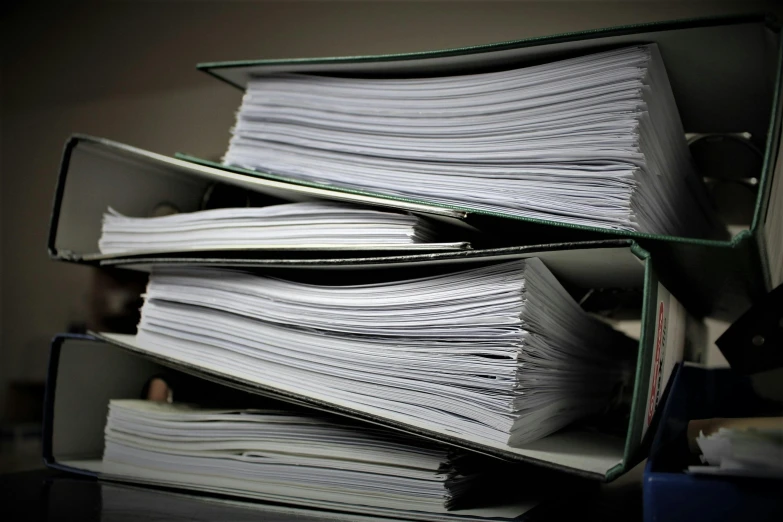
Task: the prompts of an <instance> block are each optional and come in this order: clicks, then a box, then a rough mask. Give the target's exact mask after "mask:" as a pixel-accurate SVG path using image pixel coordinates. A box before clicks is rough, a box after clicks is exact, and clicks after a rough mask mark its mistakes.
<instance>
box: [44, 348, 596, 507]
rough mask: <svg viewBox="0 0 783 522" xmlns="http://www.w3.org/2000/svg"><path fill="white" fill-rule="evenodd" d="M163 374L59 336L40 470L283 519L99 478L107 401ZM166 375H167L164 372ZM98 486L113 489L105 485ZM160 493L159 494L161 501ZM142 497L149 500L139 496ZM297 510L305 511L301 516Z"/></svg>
mask: <svg viewBox="0 0 783 522" xmlns="http://www.w3.org/2000/svg"><path fill="white" fill-rule="evenodd" d="M85 367H89V368H90V369H92V370H93V371H90V372H89V378H88V377H87V375H86V372H85V371H84V369H85ZM96 368H100V371H94V369H96ZM171 368H174V369H178V368H179V366H178V365H176V364H169V363H168V362H166V361H161V362H160V363H156V362H155V361H153V360H151V359H149V358H147V357H143V356H140V355H138V354H135V353H133V352H131V351H126V350H123V349H121V348H119V347H116V346H112V345H110V344H107V343H105V342H103V341H101V340H100V339H98V338H96V337H93V336H90V335H74V334H61V335H58V336H56V337H55V338H54V339H53V341H52V347H51V354H50V359H49V373H48V377H47V386H46V398H45V402H44V427H43V428H44V429H43V434H44V437H43V457H44V463H45V464H46V465H47V466H49V467H50V468H54V469H58V470H62V471H67V472H71V473H76V474H79V475H85V476H90V477H96V478H98V479H102V480H105V481H108V482H123V483H125V482H127V483H131V484H137V485H142V486H146V487H152V488H154V489H155V490H158V493H157V495H158V496H159V497H160V499H158V500H164V501H165V500H166V499H167V498H168V499H176V498H181V499H187V498H193V497H192V495H207V496H208V498H203V497H201V500H202V503H203V502H204V501H208V500H211V501H213V502H214V501H218V502H220V503H221V504H223V503H228V504H226V505H234V506H244V507H245V508H246V509H249V508H253V509H255V510H265V509H266V508H267V506H266V505H259V504H255V505H253V504H244V505H241V504H236V499H237V498H244V499H246V500H247V499H250V500H254V501H263V502H270V503H272V504H271V505H269V509H273V510H275V511H276V512H277V513H290V512H291V511H292V509H294V508H291V507H290V506H291V505H292V504H290V503H286V504H284V503H279V502H278V503H276V501H277V498H276V497H275V496H274V495H271V494H262V493H258V494H254V493H250V492H248V493H246V494H241V493H228V492H227V491H226V490H223V489H222V488H218V487H215V488H212V487H209V486H197V485H188V486H184V485H182V486H177V485H172V484H169V483H162V482H155V481H147V480H142V479H135V478H129V477H121V478H119V477H115V476H112V475H108V474H105V473H104V469H103V463H102V454H103V445H104V440H103V437H104V427H105V425H106V416H107V411H108V404H109V400H110V399H123V398H128V399H137V398H139V397H140V393H141V390H142V387H143V385H144V383H145V382H146V381H147V380H148V379H149V378H150V377H153V376H154V375H157V374H160V373H162V372H166V374H167V375H170V373H171V370H170V369H171ZM167 369H168V371H166V370H167ZM190 373H192V374H194V375H196V376H198V377H204V378H206V379H210V380H216V381H217V382H218V383H219V384H230V383H226V382H223V381H222V380H220V379H214V377H212V376H211V375H209V374H208V373H204V374H202V373H200V372H195V371H194V372H190ZM213 391H214V390H213ZM251 391H254V390H251ZM561 483H562V481H561ZM104 485H105V486H107V487H114V486H109V485H108V484H104ZM138 491H139V493H138V494H137V495H136V496H137V497H138V498H144V495H145V493H144V491H145V490H141V489H140V490H138ZM162 491H165V492H166V495H164V494H163V493H162ZM232 491H233V490H232ZM569 494H570V496H571V498H572V499H574V500H575V501H576V499H581V498H582V494H583V493H582V492H581V490H574V491H571V492H570V493H569ZM146 496H147V497H154V496H155V492H152V491H149V490H147V492H146ZM550 496H551V495H550ZM523 497H528V495H524V494H523ZM104 501H106V498H104ZM286 506H289V507H286ZM206 507H207V508H209V505H208V504H206ZM295 509H296V512H297V513H300V514H303V515H306V514H308V513H309V514H311V515H321V516H324V515H333V516H336V515H337V511H336V509H337V507H336V506H335V505H334V504H332V503H324V502H321V501H318V500H310V501H307V500H302V501H300V502H297V504H296V506H295ZM305 509H307V511H304V510H305ZM553 509H556V505H552V504H550V503H549V502H547V501H546V500H545V501H543V502H537V501H535V500H524V499H514V498H509V502H508V505H501V506H498V508H497V509H493V508H491V507H490V508H489V510H490V512H491V513H495V514H498V518H494V517H493V518H487V514H486V513H487V511H485V510H483V509H482V507H480V506H479V507H478V508H477V509H470V508H468V509H458V510H456V511H451V512H448V513H446V514H439V513H419V512H411V511H406V512H402V513H400V512H397V511H395V510H389V509H384V508H373V507H370V506H362V505H356V506H351V507H350V508H346V511H350V512H352V513H356V515H344V514H343V512H342V511H340V516H341V517H345V518H346V519H350V520H354V519H355V520H370V519H371V517H376V516H382V517H384V518H383V520H390V519H393V518H399V517H400V516H403V515H404V516H405V518H406V520H408V519H412V520H422V521H426V522H429V521H431V520H434V521H441V522H452V521H455V520H456V521H470V520H511V518H508V517H506V516H500V515H499V513H507V512H513V513H514V515H513V516H514V518H513V519H514V520H528V519H529V517H531V516H538V515H539V514H541V513H542V511H543V512H550V511H552V510H553ZM330 510H331V511H330ZM213 511H214V509H213ZM263 512H264V511H257V512H256V518H257V516H258V514H263ZM363 515H366V516H367V517H364V516H363ZM518 515H519V516H518ZM349 517H350V518H349ZM341 519H342V518H341ZM373 519H374V518H373ZM376 520H377V519H376Z"/></svg>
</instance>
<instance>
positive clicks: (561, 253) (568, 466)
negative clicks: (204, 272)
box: [96, 241, 686, 480]
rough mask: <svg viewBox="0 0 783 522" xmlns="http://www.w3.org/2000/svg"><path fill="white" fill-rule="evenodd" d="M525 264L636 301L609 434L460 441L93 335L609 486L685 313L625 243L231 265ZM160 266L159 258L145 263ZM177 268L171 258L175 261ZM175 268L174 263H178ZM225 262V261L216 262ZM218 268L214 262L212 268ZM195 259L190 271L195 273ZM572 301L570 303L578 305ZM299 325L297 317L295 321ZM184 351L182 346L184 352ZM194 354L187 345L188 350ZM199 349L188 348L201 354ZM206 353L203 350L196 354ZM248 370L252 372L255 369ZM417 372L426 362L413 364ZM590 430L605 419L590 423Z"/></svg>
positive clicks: (638, 441)
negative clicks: (630, 351)
mask: <svg viewBox="0 0 783 522" xmlns="http://www.w3.org/2000/svg"><path fill="white" fill-rule="evenodd" d="M530 257H535V258H538V259H539V260H541V261H542V262H543V263H544V264H545V265H546V267H547V268H548V269H549V270H551V272H552V273H553V274H554V275H555V276H556V277H557V278H558V280H559V281H560V283H561V284H564V285H565V286H566V287H568V288H572V289H574V292H576V294H575V295H580V296H584V295H586V292H589V291H590V290H592V291H596V290H597V291H599V292H604V293H605V295H606V296H608V297H609V301H610V302H612V304H611V305H607V304H604V305H603V306H604V307H605V306H609V307H610V308H614V307H616V306H617V302H615V301H613V300H614V299H622V298H621V296H623V295H625V296H628V295H631V296H636V297H633V298H632V299H631V301H634V302H635V305H634V308H635V310H636V311H635V312H631V316H632V317H634V318H635V319H636V320H638V321H639V324H640V337H639V341H638V349H637V353H636V354H635V355H634V361H635V362H634V364H633V369H632V370H631V371H630V373H629V375H628V376H627V377H628V378H627V384H626V386H625V387H624V388H623V389H622V390H619V391H620V396H623V397H625V401H621V402H623V403H624V404H625V405H626V407H627V410H622V411H624V413H621V414H620V416H619V417H616V416H614V414H612V415H610V416H609V417H608V418H613V419H614V421H612V422H608V421H607V423H608V424H612V425H613V426H614V428H613V429H608V428H607V426H608V424H605V425H604V427H603V428H596V429H594V427H593V428H591V427H590V426H588V425H581V427H580V424H578V423H577V424H576V425H573V426H571V427H569V428H566V429H563V430H560V431H557V432H556V433H553V434H551V435H549V436H546V437H544V438H542V439H540V440H537V441H535V442H532V443H528V444H520V445H519V446H518V447H512V446H510V445H508V444H507V443H505V442H500V441H497V440H495V439H493V438H491V437H488V436H484V435H482V434H470V433H466V432H458V431H454V430H449V429H445V428H444V425H443V424H440V423H439V422H438V421H437V420H428V419H426V418H416V417H413V416H410V415H406V414H404V413H393V412H391V411H389V410H388V409H385V408H382V407H378V406H372V405H368V404H367V403H363V402H361V401H358V402H357V401H356V400H353V399H352V397H351V396H350V395H347V396H346V395H342V396H341V397H340V398H338V397H334V396H332V395H330V394H327V393H321V392H318V391H317V390H315V389H314V388H312V387H310V386H306V387H301V386H297V385H296V384H295V383H293V382H291V383H285V382H281V381H279V380H275V379H271V380H270V379H267V378H265V377H264V376H263V375H264V371H266V370H263V368H264V363H262V362H258V363H253V362H247V363H243V364H242V369H241V370H240V369H239V368H240V367H239V366H236V365H234V364H233V363H231V362H230V358H228V357H223V356H220V355H217V356H215V355H214V354H213V355H211V356H207V357H206V358H204V357H195V356H194V355H188V353H189V352H187V351H185V352H183V351H182V350H168V349H164V348H165V347H166V346H167V344H166V343H165V342H162V344H160V346H158V344H157V343H155V344H151V343H149V342H148V341H145V338H143V336H139V337H136V336H133V335H120V334H111V333H101V334H96V335H98V336H99V337H100V338H102V339H104V340H106V341H109V342H111V343H114V344H117V345H120V346H123V347H125V348H127V349H128V350H131V351H133V352H136V353H140V354H144V355H146V356H149V357H152V358H154V359H156V360H159V361H165V364H171V365H175V366H177V367H179V368H184V369H186V371H192V372H198V373H204V374H206V375H209V376H211V378H213V379H218V380H222V381H224V382H226V383H228V384H231V385H234V386H237V387H240V388H243V389H247V390H251V391H255V392H257V393H261V394H267V395H270V396H274V397H279V398H283V399H284V400H288V401H292V402H295V403H298V404H303V405H308V406H310V407H316V408H322V409H325V410H329V411H335V412H338V413H342V414H345V415H348V416H352V417H355V418H359V419H363V420H367V421H370V422H373V423H377V424H382V425H386V426H390V427H394V428H397V429H400V430H403V431H406V432H409V433H414V434H418V435H420V436H423V437H425V438H430V439H435V440H438V441H442V442H446V443H449V444H452V445H455V446H458V447H463V448H467V449H472V450H474V451H478V452H481V453H486V454H490V455H494V456H497V457H500V458H504V459H509V460H516V461H526V462H533V463H537V464H541V465H544V466H548V467H552V468H556V469H562V470H567V471H570V472H572V473H576V474H581V475H584V476H588V477H591V478H594V479H602V480H611V479H613V478H615V477H616V476H618V475H620V474H622V473H623V472H624V471H625V470H626V469H628V468H629V467H630V466H632V465H633V464H634V463H635V462H636V459H638V458H639V448H640V447H642V444H643V440H644V439H645V435H646V431H647V428H648V426H649V425H650V423H651V422H652V419H653V417H654V413H655V410H656V406H657V403H658V401H659V400H660V395H661V393H662V388H663V387H664V386H665V383H666V381H667V379H668V376H669V374H670V372H671V368H672V367H673V365H674V363H675V362H676V361H678V360H680V359H681V358H682V353H683V350H684V344H685V338H686V335H685V332H686V329H685V317H686V314H685V311H684V308H683V307H682V306H681V305H680V304H679V301H677V299H676V298H675V297H674V296H673V295H672V294H671V293H670V292H669V291H668V290H667V289H666V287H664V286H663V285H662V284H661V283H660V282H659V280H658V278H657V275H656V273H655V269H654V265H653V262H651V261H650V257H649V255H648V254H647V253H646V252H645V251H644V250H642V249H641V248H639V247H638V246H636V245H633V244H630V243H628V242H625V241H620V242H605V243H599V242H596V243H593V244H587V245H584V244H571V245H560V246H559V247H558V246H552V245H549V246H545V247H536V248H520V247H516V248H507V249H497V250H492V251H482V250H473V251H469V252H458V253H453V254H452V253H441V254H429V255H409V256H397V257H377V258H363V259H320V260H288V261H272V260H244V261H240V262H238V263H237V264H236V265H235V266H241V267H244V268H247V267H251V266H252V267H253V268H254V270H255V271H256V272H257V273H267V274H270V275H274V274H277V273H280V272H279V270H280V269H281V268H285V270H286V272H285V273H286V274H288V275H289V276H291V274H296V273H298V274H299V275H301V276H303V277H304V276H306V277H307V280H308V281H318V280H323V281H327V280H329V281H331V280H335V279H339V278H340V277H344V276H345V275H346V274H347V272H346V269H351V272H350V273H351V281H355V280H356V278H357V277H361V278H369V279H370V280H371V279H372V278H373V277H376V278H377V277H379V275H382V277H384V278H387V277H393V274H394V273H402V274H404V275H405V277H406V278H407V277H409V274H411V273H422V274H426V275H429V276H432V275H433V274H438V273H442V272H444V271H455V270H459V269H464V268H468V267H471V266H476V265H488V264H497V263H500V262H504V261H513V260H518V259H526V258H530ZM153 261H154V262H155V263H161V262H162V263H164V264H165V260H163V259H154V260H153ZM179 261H181V260H179ZM179 261H178V262H177V263H176V264H181V263H180V262H179ZM224 261H225V260H224ZM224 261H220V262H218V264H219V265H220V266H223V265H224ZM202 262H203V260H198V261H197V262H196V263H195V264H199V265H201V264H202ZM578 299H580V298H578ZM303 317H304V318H305V319H306V316H303ZM186 345H187V343H185V344H184V345H183V346H185V348H187V346H186ZM194 347H195V346H194ZM203 349H204V348H203V347H199V348H197V350H198V351H203ZM204 353H207V352H204ZM254 364H258V366H257V368H258V371H256V369H255V368H256V367H255V366H254ZM422 364H423V365H424V366H423V368H426V361H424V362H423V363H422ZM598 418H599V419H604V420H602V421H598V422H599V424H600V423H602V422H604V421H605V420H606V418H607V417H603V416H599V417H598Z"/></svg>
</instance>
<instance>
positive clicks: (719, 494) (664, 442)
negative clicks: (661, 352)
mask: <svg viewBox="0 0 783 522" xmlns="http://www.w3.org/2000/svg"><path fill="white" fill-rule="evenodd" d="M671 383H672V384H671V389H670V390H669V393H668V398H667V400H666V403H665V406H664V409H663V412H662V415H661V417H660V419H659V424H658V428H657V432H656V434H655V438H654V440H653V445H652V451H651V453H650V458H649V460H648V461H647V465H646V467H645V469H644V486H643V489H644V520H645V521H646V522H664V521H665V522H677V521H683V522H693V521H695V520H721V521H722V520H726V521H735V520H741V521H747V522H750V521H753V522H756V521H763V520H774V521H776V522H780V521H783V480H777V479H759V478H744V477H709V476H696V475H689V474H687V473H685V472H684V470H685V469H686V468H687V467H688V466H689V465H691V464H699V463H700V461H699V458H698V455H694V454H692V453H690V451H689V450H688V439H687V429H688V421H690V420H696V419H709V418H714V417H754V416H759V415H763V414H764V413H769V410H770V406H771V405H770V403H769V401H767V400H765V399H763V398H761V397H759V396H758V395H756V393H755V392H754V390H753V387H752V385H751V381H750V379H749V378H748V377H744V376H741V375H738V374H737V373H735V372H733V371H732V370H730V369H714V370H707V369H704V368H697V367H693V366H680V367H679V368H678V369H677V370H676V372H675V375H674V378H673V379H671Z"/></svg>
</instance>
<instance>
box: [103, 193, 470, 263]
mask: <svg viewBox="0 0 783 522" xmlns="http://www.w3.org/2000/svg"><path fill="white" fill-rule="evenodd" d="M433 237H434V234H433V231H432V229H431V228H430V227H429V226H428V224H427V223H426V222H425V221H424V220H422V219H421V218H419V217H416V216H413V215H410V214H400V213H394V212H382V211H378V210H370V209H364V208H361V207H352V206H349V205H341V204H337V203H327V202H320V203H314V202H307V203H288V204H283V205H272V206H268V207H260V208H221V209H214V210H203V211H199V212H189V213H184V214H174V215H170V216H162V217H151V218H136V217H127V216H123V215H122V214H120V213H118V212H117V211H115V210H113V209H109V212H108V213H107V214H105V215H104V217H103V227H102V233H101V238H100V241H99V243H98V245H99V248H100V251H101V253H103V254H119V253H122V254H133V253H142V252H155V251H172V250H216V249H252V248H259V247H267V248H271V247H292V246H294V247H303V248H304V247H306V248H318V247H325V248H331V247H362V248H372V247H394V246H401V245H406V246H407V245H413V244H417V243H430V242H431V241H432V240H433ZM435 245H440V246H443V247H445V246H451V247H453V248H464V247H465V246H466V244H464V243H437V244H435Z"/></svg>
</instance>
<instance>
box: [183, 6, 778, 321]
mask: <svg viewBox="0 0 783 522" xmlns="http://www.w3.org/2000/svg"><path fill="white" fill-rule="evenodd" d="M650 42H656V43H657V44H658V47H659V49H660V52H661V54H662V56H663V60H664V63H665V65H666V69H667V73H668V76H669V79H670V81H671V84H672V89H673V92H674V96H675V99H676V101H677V106H678V108H679V110H680V114H681V117H682V121H683V125H684V127H685V130H686V132H689V133H719V134H720V133H750V135H751V136H752V142H753V143H754V144H755V145H756V147H758V148H759V149H761V150H762V151H763V155H764V157H763V167H762V170H761V172H759V174H758V177H757V179H758V185H757V188H758V191H757V197H756V202H755V209H754V212H753V219H752V222H749V223H746V224H744V225H746V230H743V231H741V232H739V233H737V234H736V235H735V236H734V237H733V238H732V239H731V240H728V241H712V240H700V239H689V238H681V237H668V236H660V235H651V234H645V233H633V232H630V233H629V232H614V231H608V230H604V229H600V228H595V227H588V226H577V225H564V224H558V223H557V222H553V221H545V220H535V219H528V218H520V217H515V216H507V215H503V214H497V213H489V212H482V211H480V210H476V209H471V208H469V207H468V206H465V207H454V206H444V205H441V208H444V209H450V210H457V211H459V212H464V213H465V215H466V219H467V221H468V223H471V224H473V225H475V226H476V227H477V228H479V229H480V230H482V231H483V232H485V233H489V234H495V235H497V234H498V233H500V234H501V237H500V240H501V241H505V244H506V245H510V244H520V243H521V242H524V244H536V243H554V242H562V241H581V240H595V239H605V238H611V237H618V236H622V237H631V238H633V239H634V240H636V241H637V242H638V243H639V244H641V245H642V246H643V247H644V248H645V249H647V250H649V251H650V252H652V253H653V254H655V255H656V257H657V258H658V259H659V260H670V263H668V264H666V265H661V266H660V267H659V269H660V273H661V277H663V278H664V279H665V280H666V282H667V284H668V285H669V286H670V287H671V288H672V289H676V290H680V294H681V295H682V299H683V301H684V302H685V303H686V304H687V305H688V307H689V309H691V310H692V311H693V312H694V313H697V314H705V315H706V314H709V315H713V316H716V317H720V318H723V319H729V320H733V319H735V318H736V317H738V316H739V314H741V313H742V312H743V311H744V310H745V309H746V308H747V307H748V306H749V305H750V303H751V302H752V300H753V299H755V298H757V297H759V296H761V295H763V294H764V293H766V292H767V291H769V290H770V289H772V288H774V287H775V286H777V285H778V284H780V283H781V282H783V250H781V249H782V248H783V246H781V245H783V240H781V239H780V237H781V236H783V181H781V180H780V178H781V175H779V172H780V170H782V169H783V166H781V164H780V161H777V158H778V150H779V148H780V142H781V139H780V127H781V63H782V62H781V59H782V57H783V53H782V52H781V44H782V43H783V41H781V35H780V26H779V24H778V23H777V22H776V21H775V20H772V19H771V18H768V17H765V16H763V15H748V16H730V17H716V18H698V19H690V20H680V21H674V22H658V23H646V24H637V25H628V26H621V27H615V28H609V29H601V30H590V31H582V32H575V33H566V34H560V35H554V36H550V37H543V38H530V39H526V40H517V41H510V42H501V43H497V44H490V45H478V46H472V47H465V48H458V49H447V50H443V51H432V52H419V53H409V54H393V55H380V56H350V57H329V58H312V59H294V60H245V61H234V62H218V63H203V64H199V65H198V68H199V69H200V70H202V71H204V72H206V73H208V74H210V75H211V76H213V77H215V78H217V79H220V80H222V81H224V82H226V83H228V84H229V85H232V86H234V87H236V88H239V89H244V88H245V85H246V83H247V81H248V80H249V79H250V78H252V77H253V76H257V75H263V74H268V73H283V72H297V73H315V74H323V75H330V74H334V75H357V76H371V77H395V76H396V77H404V76H416V75H428V76H432V75H448V74H460V73H468V72H479V71H488V70H497V69H503V68H511V67H519V66H524V65H525V64H528V63H537V62H542V61H547V60H556V59H560V58H565V57H569V56H574V55H578V54H584V53H589V52H595V51H600V50H604V49H607V48H614V47H621V46H626V45H631V44H636V43H650ZM180 157H181V158H183V159H186V160H189V161H192V162H194V163H197V164H200V165H207V166H214V167H221V166H220V165H218V164H216V163H213V162H209V161H205V160H201V159H198V158H195V157H191V156H187V155H181V156H180ZM222 168H225V169H227V170H230V171H233V172H237V173H242V174H246V175H249V176H252V177H255V178H262V179H270V180H272V179H273V180H280V181H285V182H288V183H291V184H295V185H298V186H302V187H310V188H323V187H322V186H321V185H319V184H317V183H309V182H304V181H299V180H294V179H288V178H284V177H281V176H277V175H274V174H273V173H267V172H257V171H251V170H245V169H239V168H233V167H225V166H223V167H222ZM707 174H708V173H707ZM329 188H330V189H332V190H341V189H339V188H338V187H334V186H331V185H330V186H329ZM372 195H373V196H376V197H379V198H385V199H386V200H387V201H390V202H397V203H400V204H402V203H410V201H409V200H404V201H403V200H400V199H399V198H396V197H395V196H393V195H390V194H380V193H378V194H375V193H373V194H372ZM419 203H422V204H430V203H427V202H426V201H424V200H421V201H419ZM393 204H394V203H393ZM432 205H433V206H438V205H437V204H432Z"/></svg>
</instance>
